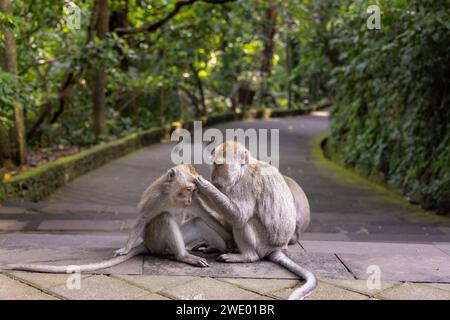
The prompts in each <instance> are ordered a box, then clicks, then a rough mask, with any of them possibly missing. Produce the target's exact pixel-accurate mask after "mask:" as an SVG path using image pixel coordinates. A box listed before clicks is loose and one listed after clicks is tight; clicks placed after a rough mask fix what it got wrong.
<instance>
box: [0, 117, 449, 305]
mask: <svg viewBox="0 0 450 320" xmlns="http://www.w3.org/2000/svg"><path fill="white" fill-rule="evenodd" d="M218 128H220V129H222V130H223V129H225V128H244V129H246V128H258V129H280V170H281V171H282V172H283V173H284V174H286V175H289V176H291V177H293V178H294V179H295V180H297V181H298V182H299V183H300V184H301V185H302V187H303V188H304V190H305V192H306V194H307V195H308V197H309V199H310V204H311V208H312V223H311V225H310V227H309V229H308V232H307V233H306V235H305V237H304V240H302V241H301V243H300V244H299V245H295V246H291V248H290V249H289V251H290V255H291V256H292V258H293V259H294V260H296V261H298V262H299V263H302V264H303V265H305V266H306V267H308V268H310V269H312V270H313V271H314V272H315V273H316V274H317V275H318V277H319V278H320V280H321V282H320V285H319V288H318V290H317V291H316V292H315V293H314V294H313V296H312V297H311V298H312V299H321V298H328V299H368V298H371V297H372V298H373V297H374V298H382V299H396V298H427V297H428V298H430V297H434V298H443V299H450V223H449V221H450V219H445V218H439V217H436V216H434V215H433V214H429V213H425V212H423V211H421V210H420V209H418V208H416V207H412V206H409V205H407V204H406V203H404V202H401V201H397V200H395V201H394V197H391V196H387V195H386V194H385V193H383V192H380V191H377V190H374V189H372V188H369V187H367V186H366V184H361V183H360V181H361V180H358V179H356V180H355V179H353V178H351V177H349V176H348V175H341V174H340V173H337V172H335V171H334V170H333V167H332V166H331V167H330V165H329V164H326V163H325V162H324V161H323V160H320V159H317V158H315V157H314V156H313V152H312V140H313V138H314V137H316V136H317V135H318V134H321V133H323V132H324V131H326V130H327V128H328V119H327V118H326V117H319V116H305V117H294V118H284V119H271V120H269V121H262V120H257V121H249V122H234V123H228V124H226V125H221V126H219V127H218ZM172 147H173V144H158V145H153V146H150V147H148V148H145V149H143V150H141V151H139V152H136V153H134V154H132V155H129V156H127V157H124V158H121V159H119V160H117V161H114V162H112V163H110V164H108V165H106V166H104V167H102V168H99V169H97V170H95V171H93V172H91V173H89V174H87V175H85V176H83V177H80V178H79V179H77V180H76V181H74V182H73V183H71V184H70V185H68V186H66V187H64V188H61V189H60V190H58V191H56V192H55V193H54V194H53V195H52V196H51V197H50V198H49V199H47V200H46V201H43V202H41V203H38V204H23V205H21V204H17V203H11V202H9V203H8V202H7V203H4V206H3V207H0V230H1V232H2V234H0V263H4V262H13V261H48V262H49V263H52V264H55V263H61V264H64V263H67V262H70V263H72V264H76V263H78V264H80V263H84V262H88V261H96V260H98V259H101V258H107V257H109V256H110V255H111V253H112V252H113V250H114V249H115V248H117V247H119V246H121V244H122V243H123V242H124V241H125V238H126V232H127V230H128V228H129V227H130V224H131V222H132V221H133V219H134V217H135V213H134V206H135V204H136V203H137V201H138V199H139V197H140V194H141V193H142V191H143V190H144V189H145V187H146V186H147V185H148V183H149V182H151V181H152V180H153V179H155V178H156V177H158V176H159V175H161V173H162V172H164V171H165V170H167V169H168V168H169V167H170V166H171V163H170V161H169V160H168V159H170V151H171V150H172ZM324 163H325V164H324ZM197 167H198V168H199V170H200V172H201V173H202V174H203V175H204V176H206V177H208V176H209V169H208V168H207V167H206V166H204V165H200V166H197ZM208 258H210V261H211V264H212V266H211V267H210V268H207V269H198V268H193V267H187V266H185V265H183V264H179V263H176V262H170V261H169V262H168V261H167V260H162V259H158V258H154V257H148V256H146V257H136V258H135V259H132V260H131V261H129V262H127V263H125V264H123V265H121V266H118V267H115V268H111V269H109V270H104V271H102V274H101V275H86V277H85V278H84V279H83V281H82V289H81V290H69V289H67V286H66V285H65V283H66V280H67V275H42V274H33V273H22V272H15V273H5V274H3V275H0V298H15V297H16V298H20V297H29V298H69V299H80V298H83V299H94V298H119V299H135V298H139V299H159V298H161V299H162V298H168V299H183V298H198V299H203V298H206V299H208V298H230V297H231V298H234V299H247V298H248V299H280V298H281V299H282V298H285V297H286V296H287V295H288V294H289V292H290V291H292V288H293V287H294V286H295V285H296V284H297V281H296V280H295V278H294V277H293V276H292V275H291V274H289V273H288V272H286V271H284V270H282V269H281V268H278V267H277V266H275V265H273V264H271V263H268V262H261V263H257V264H235V265H228V264H221V263H216V262H214V259H213V257H208ZM369 266H377V267H378V268H379V270H380V272H381V280H382V286H381V288H379V289H375V290H369V289H367V285H366V280H365V279H367V277H368V276H369V275H370V273H367V271H368V269H367V268H368V267H369ZM370 270H371V269H369V271H370ZM371 272H373V271H371ZM14 279H15V280H14ZM267 279H270V280H267Z"/></svg>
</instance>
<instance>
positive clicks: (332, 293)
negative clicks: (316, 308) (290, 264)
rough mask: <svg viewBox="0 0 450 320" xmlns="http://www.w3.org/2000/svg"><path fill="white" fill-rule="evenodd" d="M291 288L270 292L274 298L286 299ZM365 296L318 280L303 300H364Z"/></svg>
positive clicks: (291, 290)
mask: <svg viewBox="0 0 450 320" xmlns="http://www.w3.org/2000/svg"><path fill="white" fill-rule="evenodd" d="M294 289H295V288H293V289H284V290H280V291H277V292H274V293H272V295H273V296H275V297H276V298H281V299H288V298H289V296H290V294H291V293H292V292H293V291H294ZM364 299H367V296H365V295H362V294H359V293H356V292H352V291H349V290H345V289H343V288H339V287H336V286H333V285H331V284H328V283H325V282H321V281H319V284H318V285H317V288H316V290H314V292H313V293H311V295H309V296H308V297H306V299H305V300H364Z"/></svg>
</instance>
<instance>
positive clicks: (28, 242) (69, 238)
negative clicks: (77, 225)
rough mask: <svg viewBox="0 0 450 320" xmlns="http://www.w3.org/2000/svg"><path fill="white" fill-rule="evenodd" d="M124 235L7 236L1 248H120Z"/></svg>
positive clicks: (3, 237)
mask: <svg viewBox="0 0 450 320" xmlns="http://www.w3.org/2000/svg"><path fill="white" fill-rule="evenodd" d="M127 237H128V236H127V235H126V234H125V233H121V234H117V233H108V234H7V235H1V236H0V239H4V242H3V244H2V247H39V248H52V247H70V248H120V247H121V246H122V245H123V244H124V243H125V241H126V240H127Z"/></svg>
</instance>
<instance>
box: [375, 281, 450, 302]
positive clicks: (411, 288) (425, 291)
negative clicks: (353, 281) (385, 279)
mask: <svg viewBox="0 0 450 320" xmlns="http://www.w3.org/2000/svg"><path fill="white" fill-rule="evenodd" d="M377 297H379V298H382V299H389V300H450V292H449V291H445V290H441V289H437V288H433V287H431V286H426V285H423V284H419V283H404V284H402V285H400V286H396V287H393V288H392V289H388V290H386V291H383V292H382V293H381V294H380V295H379V296H377Z"/></svg>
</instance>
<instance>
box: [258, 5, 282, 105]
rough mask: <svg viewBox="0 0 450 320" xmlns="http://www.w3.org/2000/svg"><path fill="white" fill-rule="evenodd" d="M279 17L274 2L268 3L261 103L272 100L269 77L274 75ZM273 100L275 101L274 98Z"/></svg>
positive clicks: (262, 63)
mask: <svg viewBox="0 0 450 320" xmlns="http://www.w3.org/2000/svg"><path fill="white" fill-rule="evenodd" d="M277 17H278V8H277V5H276V3H275V1H273V0H269V1H267V5H266V9H265V12H264V26H263V33H262V36H263V43H264V48H263V52H262V60H261V88H260V103H264V102H265V100H266V99H265V98H266V97H270V98H272V96H271V94H270V92H269V91H268V88H267V84H266V81H267V77H269V76H270V74H271V73H272V68H273V55H274V50H275V34H276V31H277V29H276V25H277ZM272 100H275V99H273V98H272Z"/></svg>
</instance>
